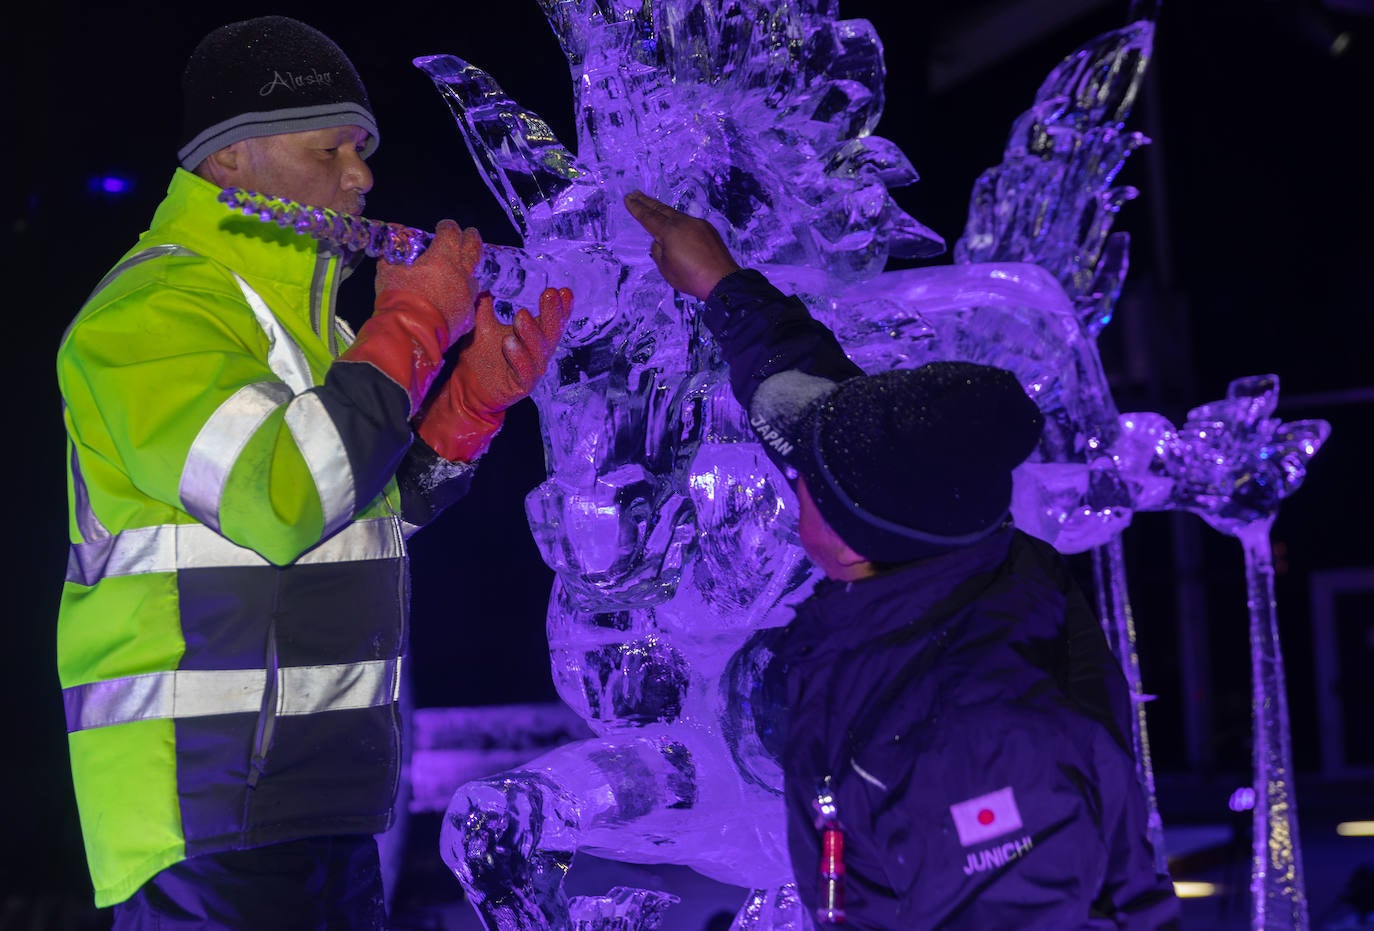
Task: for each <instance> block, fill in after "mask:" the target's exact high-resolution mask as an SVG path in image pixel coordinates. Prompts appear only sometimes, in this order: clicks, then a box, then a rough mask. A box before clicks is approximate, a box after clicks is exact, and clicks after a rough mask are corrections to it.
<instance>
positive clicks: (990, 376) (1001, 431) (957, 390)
mask: <svg viewBox="0 0 1374 931" xmlns="http://www.w3.org/2000/svg"><path fill="white" fill-rule="evenodd" d="M776 377H777V376H775V378H776ZM801 378H803V379H806V378H809V376H801ZM772 380H773V379H770V381H772ZM812 381H820V380H819V379H812ZM767 384H768V383H767V382H765V385H767ZM801 387H802V383H800V382H799V383H797V384H794V385H793V386H792V390H791V391H784V392H781V394H782V395H784V396H785V395H788V394H790V395H792V397H793V399H795V398H796V397H797V396H798V389H800V388H801ZM811 390H812V391H813V394H814V397H813V399H812V400H811V402H810V404H809V407H808V408H807V410H806V412H805V415H804V416H803V417H801V418H796V419H793V421H792V426H791V428H790V429H788V430H786V431H785V432H786V433H787V434H788V435H787V436H786V437H785V438H784V439H782V440H780V441H779V442H781V443H782V445H783V446H786V447H789V448H788V449H786V450H784V449H783V448H782V446H779V445H776V444H775V445H774V448H775V449H776V450H777V451H778V452H779V453H781V454H782V455H783V456H784V458H785V459H786V460H787V462H788V463H789V464H791V465H793V467H794V468H796V470H797V471H798V472H799V473H800V474H801V475H802V477H803V478H805V479H806V487H807V490H808V491H809V492H810V494H811V497H812V499H813V500H814V501H815V502H816V507H817V508H818V509H819V510H820V512H821V515H822V516H823V517H824V518H825V520H826V522H827V523H829V524H830V526H831V527H832V528H834V530H835V532H836V533H838V534H839V536H840V538H841V539H842V540H844V541H845V542H846V543H848V544H849V545H850V546H851V547H853V548H854V549H855V550H856V551H857V552H858V553H860V554H861V555H863V556H865V557H866V558H868V559H870V560H873V561H876V562H905V561H907V560H911V559H916V558H920V557H921V556H924V555H927V554H931V553H933V552H938V551H940V550H942V549H947V548H949V547H954V546H961V545H964V544H968V543H972V542H975V541H976V540H979V539H981V538H983V537H985V536H987V535H988V534H989V533H992V532H993V531H994V530H996V529H997V528H998V527H1000V526H1002V524H1003V523H1004V522H1005V521H1006V519H1007V516H1008V512H1009V508H1010V505H1011V473H1012V470H1013V469H1014V468H1016V467H1017V466H1018V465H1020V464H1021V463H1022V462H1024V461H1025V459H1026V457H1027V456H1029V455H1030V454H1031V452H1032V451H1033V450H1034V449H1035V447H1036V445H1037V444H1038V443H1039V442H1040V433H1041V429H1042V428H1043V426H1044V415H1043V414H1041V412H1040V409H1039V408H1038V407H1037V406H1036V404H1035V402H1034V401H1032V400H1031V399H1030V398H1029V397H1028V396H1027V395H1026V392H1025V390H1024V389H1023V388H1022V387H1021V384H1020V382H1019V381H1018V380H1017V379H1016V376H1015V375H1013V374H1012V373H1011V372H1008V371H1006V370H1005V369H1000V368H995V367H992V366H987V365H978V364H975V363H970V362H932V363H929V364H927V365H923V366H921V367H919V368H915V369H897V370H894V371H890V372H883V373H881V374H877V375H864V376H859V377H856V378H852V379H849V380H848V381H845V382H841V383H840V384H839V385H838V386H835V387H832V388H831V389H830V390H822V389H820V388H819V386H812V389H811ZM759 393H760V394H761V395H766V398H767V400H768V401H771V402H773V403H775V404H776V403H777V401H778V392H767V393H765V392H764V390H763V388H762V387H761V388H760V392H759ZM757 400H758V398H757V397H756V401H757ZM755 407H757V404H756V405H755ZM751 413H753V411H751ZM779 422H781V419H780V420H779ZM765 441H766V440H765Z"/></svg>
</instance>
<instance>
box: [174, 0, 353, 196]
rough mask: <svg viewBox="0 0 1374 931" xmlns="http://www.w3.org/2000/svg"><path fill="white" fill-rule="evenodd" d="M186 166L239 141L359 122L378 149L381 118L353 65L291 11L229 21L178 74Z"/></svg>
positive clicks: (182, 151) (199, 47)
mask: <svg viewBox="0 0 1374 931" xmlns="http://www.w3.org/2000/svg"><path fill="white" fill-rule="evenodd" d="M181 91H182V117H183V120H184V123H183V130H182V137H181V138H182V145H181V148H180V149H178V150H177V159H178V161H179V162H180V163H181V167H183V168H185V169H187V170H188V171H193V170H195V168H196V166H198V165H199V164H200V163H201V162H202V161H203V160H204V159H205V157H206V156H208V155H210V154H211V153H212V152H216V151H218V150H219V149H222V148H224V147H225V146H227V145H230V144H231V143H234V142H238V141H239V140H240V139H251V138H253V137H255V136H272V135H276V134H278V133H295V132H304V131H306V130H311V129H328V128H330V127H333V126H349V125H356V126H361V127H363V128H364V129H366V130H367V132H368V134H369V138H368V141H367V147H366V148H365V149H364V150H363V156H364V157H367V156H369V155H371V154H372V153H373V152H374V151H376V148H377V143H378V134H377V120H376V118H375V117H374V116H373V115H372V104H371V103H370V102H369V101H368V98H367V90H366V89H365V88H364V87H363V82H362V80H361V79H360V78H359V77H358V72H357V71H356V70H355V69H354V67H353V63H352V62H350V61H349V60H348V56H347V55H345V54H344V53H343V50H342V49H340V48H339V47H338V46H337V45H336V44H334V42H333V40H332V39H330V38H329V37H328V36H326V35H325V34H324V33H322V32H320V31H319V30H318V29H315V28H314V27H313V26H308V25H306V24H305V23H303V22H301V21H300V20H296V19H292V18H291V17H289V16H259V17H256V18H254V19H246V20H242V21H240V22H236V23H229V24H228V25H225V26H221V27H219V28H218V29H216V30H214V31H213V32H211V33H210V34H209V35H207V36H206V37H205V38H203V39H201V40H200V44H199V45H197V46H196V48H195V51H193V52H192V53H191V57H190V60H189V61H187V63H186V70H185V71H184V72H183V73H182V78H181Z"/></svg>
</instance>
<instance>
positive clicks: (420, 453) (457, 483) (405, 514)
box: [396, 436, 477, 527]
mask: <svg viewBox="0 0 1374 931" xmlns="http://www.w3.org/2000/svg"><path fill="white" fill-rule="evenodd" d="M476 471H477V464H476V463H470V462H449V461H448V460H447V459H445V458H443V457H442V456H440V455H439V454H438V453H436V452H435V451H434V450H432V449H430V448H429V446H428V445H427V444H426V443H425V441H424V440H422V439H420V438H419V437H418V436H417V437H415V442H413V443H411V444H410V448H409V449H408V450H406V454H405V456H404V457H403V458H402V459H401V464H400V467H399V468H397V470H396V484H397V485H398V486H399V487H400V490H401V517H402V518H403V519H405V520H406V521H407V522H408V523H411V524H415V525H416V526H420V527H423V526H424V525H425V524H427V523H429V522H430V521H431V520H433V519H434V518H435V517H437V516H438V515H439V514H440V512H442V511H443V510H444V509H445V508H447V507H448V506H449V505H451V504H453V503H454V502H455V501H457V500H458V499H459V498H462V497H463V496H464V495H466V494H467V493H468V489H469V488H470V487H472V476H473V474H474V473H475V472H476Z"/></svg>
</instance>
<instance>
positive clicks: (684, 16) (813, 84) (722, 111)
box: [541, 0, 944, 279]
mask: <svg viewBox="0 0 1374 931" xmlns="http://www.w3.org/2000/svg"><path fill="white" fill-rule="evenodd" d="M541 5H542V6H543V8H544V11H545V13H546V15H547V16H548V17H549V20H550V23H551V24H552V25H553V27H554V30H555V32H556V33H557V34H558V37H559V39H560V41H561V42H562V44H563V50H564V52H565V54H566V55H567V57H568V61H569V63H570V65H571V68H572V72H573V86H574V88H575V93H576V95H577V100H576V105H577V112H578V114H579V127H578V133H579V138H578V161H579V162H580V163H581V164H583V165H588V166H596V167H595V169H594V172H595V174H596V175H597V176H598V177H599V179H600V181H601V182H602V184H604V185H605V186H606V187H607V188H609V189H610V190H611V191H613V192H615V193H618V194H624V193H627V192H628V191H630V190H633V189H636V188H639V189H642V190H645V191H649V192H651V193H653V194H655V195H657V196H659V197H660V198H661V199H662V200H664V201H666V202H668V203H671V204H673V205H674V206H675V207H677V208H679V209H681V210H683V211H685V212H687V213H691V214H693V215H695V216H702V217H706V218H708V219H710V220H712V222H713V223H714V224H715V225H716V226H717V228H719V229H720V230H721V231H722V232H723V233H724V234H725V236H726V239H727V241H728V242H729V244H730V246H731V249H732V251H733V252H734V253H735V255H736V256H738V257H739V259H740V261H741V262H742V263H744V264H749V265H761V264H785V265H800V266H805V267H810V268H824V269H826V270H828V271H829V272H831V273H832V274H836V275H839V276H840V277H842V278H846V279H852V278H856V277H865V276H869V275H873V274H877V273H878V272H880V271H881V270H882V268H883V265H884V263H885V262H886V261H887V258H888V257H889V256H899V257H929V256H934V255H938V254H940V253H941V252H943V251H944V240H943V239H942V238H941V237H940V236H939V235H938V234H936V233H935V232H933V231H932V230H930V229H928V228H927V227H925V226H923V225H922V224H920V223H919V222H917V221H916V220H915V219H914V218H912V217H911V216H909V215H908V214H907V213H906V212H905V211H903V210H902V209H901V208H900V207H898V206H897V204H896V203H895V201H894V200H893V199H892V196H891V194H890V193H889V189H890V188H893V187H898V186H902V185H906V184H910V183H912V182H914V181H916V180H917V175H916V172H915V170H914V169H913V168H912V166H911V164H910V162H909V161H908V160H907V158H906V156H905V155H904V154H903V153H902V152H901V151H900V150H899V149H898V148H897V147H896V146H895V145H894V144H892V143H891V142H890V141H888V140H886V139H883V138H881V137H878V136H874V135H872V132H873V129H874V127H875V126H876V125H877V123H878V119H879V117H880V116H881V113H882V107H883V75H884V67H883V51H882V44H881V42H880V41H879V39H878V36H877V33H876V31H875V30H874V29H873V27H872V25H871V24H870V23H868V22H867V21H865V20H837V19H836V18H835V5H834V4H833V3H777V2H763V0H743V2H740V3H735V4H719V3H712V2H696V3H681V2H677V3H673V2H664V0H654V2H650V3H638V2H634V3H630V2H625V0H611V2H602V3H597V4H588V3H568V2H563V0H541ZM607 223H608V233H609V238H610V239H611V240H612V241H615V242H621V241H627V240H628V241H630V242H637V241H638V240H640V239H641V238H642V233H641V232H640V231H639V230H638V229H637V228H636V227H635V226H634V225H633V224H632V223H631V222H630V221H629V218H628V217H625V216H624V215H623V213H615V212H613V213H612V214H610V215H609V216H608V217H607ZM630 251H631V252H634V251H637V250H630Z"/></svg>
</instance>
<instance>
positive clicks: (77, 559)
mask: <svg viewBox="0 0 1374 931" xmlns="http://www.w3.org/2000/svg"><path fill="white" fill-rule="evenodd" d="M393 521H394V518H392V517H375V518H370V519H368V520H360V521H355V522H354V523H352V524H350V525H348V526H347V527H345V528H344V529H343V530H341V531H339V532H338V533H336V534H335V535H334V536H332V537H330V538H329V539H327V540H325V541H324V542H323V543H320V544H318V545H317V546H315V547H314V548H312V549H309V550H306V552H304V553H303V554H301V556H300V557H299V558H297V559H296V561H295V562H294V563H293V564H292V565H302V564H310V563H338V562H355V561H359V560H364V559H399V558H401V557H403V556H404V555H405V552H404V544H403V542H402V541H401V540H400V538H399V536H398V534H397V533H396V530H395V527H394V526H393ZM268 565H271V563H269V562H268V561H267V560H266V559H264V558H263V557H261V556H259V555H258V554H257V553H255V552H253V551H252V550H250V549H248V548H247V547H246V546H239V545H238V544H236V543H233V542H231V541H230V540H228V539H227V538H225V537H222V536H220V535H219V534H218V533H215V531H213V530H211V529H210V528H209V527H205V526H202V525H200V524H161V525H159V526H156V527H135V528H133V529H131V530H124V531H121V532H120V533H117V534H114V535H113V536H107V537H102V538H100V539H96V540H90V541H88V542H85V543H73V544H72V545H71V548H70V550H69V551H68V556H67V581H68V582H73V583H75V584H77V585H94V584H95V583H97V582H99V581H100V580H101V579H106V578H111V577H113V576H121V575H139V574H141V573H145V572H176V571H178V570H182V569H217V568H225V567H231V566H268Z"/></svg>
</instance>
